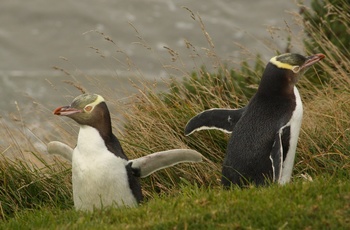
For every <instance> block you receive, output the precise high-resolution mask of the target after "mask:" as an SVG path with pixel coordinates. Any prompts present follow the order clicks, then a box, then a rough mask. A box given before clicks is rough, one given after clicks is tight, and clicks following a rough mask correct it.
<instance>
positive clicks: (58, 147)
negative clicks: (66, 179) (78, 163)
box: [47, 141, 73, 162]
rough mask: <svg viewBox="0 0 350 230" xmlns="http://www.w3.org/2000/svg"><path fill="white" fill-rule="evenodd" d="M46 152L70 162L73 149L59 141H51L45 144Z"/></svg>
mask: <svg viewBox="0 0 350 230" xmlns="http://www.w3.org/2000/svg"><path fill="white" fill-rule="evenodd" d="M47 151H48V152H49V154H52V155H60V156H62V157H63V158H65V159H66V160H69V161H70V162H72V156H73V149H72V148H71V147H69V146H68V145H66V144H65V143H62V142H60V141H51V142H50V143H48V144H47Z"/></svg>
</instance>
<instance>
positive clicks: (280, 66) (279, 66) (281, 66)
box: [270, 56, 297, 70]
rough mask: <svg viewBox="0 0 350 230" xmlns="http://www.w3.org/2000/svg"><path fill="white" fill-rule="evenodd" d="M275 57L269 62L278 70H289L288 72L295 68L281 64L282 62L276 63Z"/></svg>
mask: <svg viewBox="0 0 350 230" xmlns="http://www.w3.org/2000/svg"><path fill="white" fill-rule="evenodd" d="M277 57H278V56H276V57H273V58H271V59H270V62H271V63H272V64H274V65H275V66H277V67H278V68H280V69H290V70H293V69H294V68H295V67H297V66H293V65H289V64H287V63H283V62H280V61H277Z"/></svg>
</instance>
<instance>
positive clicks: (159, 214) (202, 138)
mask: <svg viewBox="0 0 350 230" xmlns="http://www.w3.org/2000/svg"><path fill="white" fill-rule="evenodd" d="M341 15H342V17H347V20H348V21H350V18H349V15H348V14H345V13H342V14H341ZM192 16H193V17H192V19H194V20H196V21H197V22H198V23H199V24H200V26H199V27H200V28H202V29H203V28H204V26H203V25H202V21H201V20H200V18H199V16H198V15H195V14H193V15H192ZM305 28H306V29H307V28H308V27H307V26H306V27H305ZM348 29H349V28H348ZM310 31H311V34H310V35H311V36H312V33H317V36H312V37H313V45H315V46H317V45H318V46H322V47H323V49H322V50H324V51H325V54H326V59H325V60H326V61H324V60H322V61H321V62H320V63H319V64H317V65H315V66H314V67H313V68H312V69H310V70H309V71H308V73H307V75H306V76H304V77H303V78H302V79H301V80H300V82H299V83H298V85H297V86H298V88H299V91H300V94H301V96H302V100H303V103H304V118H303V123H302V128H301V133H300V138H299V142H298V148H297V155H296V160H295V167H294V170H293V181H292V183H290V184H287V185H285V186H278V185H272V186H271V187H264V188H255V187H252V188H249V189H244V190H241V189H238V188H235V189H233V190H229V191H227V190H223V189H222V188H221V187H220V177H221V175H220V172H221V163H222V159H223V157H224V154H225V149H226V145H227V139H228V135H226V134H223V133H221V132H218V131H203V132H197V133H195V134H194V135H191V136H190V137H185V136H184V135H183V128H184V126H185V124H186V122H187V121H188V120H189V119H190V118H191V117H192V116H193V115H195V114H197V113H198V112H201V111H202V110H204V109H207V108H213V107H223V108H227V107H231V108H237V107H241V106H243V105H245V104H246V103H247V102H248V100H249V99H250V97H251V95H252V93H254V92H255V90H256V87H257V84H258V83H259V79H260V76H261V71H262V63H261V60H260V58H259V55H257V58H256V60H257V63H256V65H255V66H254V67H250V66H249V65H248V64H247V62H242V65H241V68H240V69H238V70H234V69H228V67H227V66H226V65H225V64H223V63H222V62H220V60H219V56H218V55H216V54H215V49H214V47H213V46H212V43H211V41H210V37H209V38H208V37H207V39H208V40H209V41H208V43H209V46H208V49H209V50H210V51H211V52H209V53H210V55H212V56H209V57H206V58H209V59H213V66H219V70H218V71H217V72H216V73H208V72H207V71H206V69H205V68H204V67H203V68H198V69H197V70H195V71H194V72H192V73H185V72H183V73H184V76H182V77H181V78H180V80H178V79H177V80H173V81H171V82H170V83H169V82H167V83H166V84H168V90H167V91H165V92H161V93H159V92H156V91H155V88H153V87H151V86H148V85H146V84H144V85H142V86H141V87H140V88H138V89H137V90H138V91H139V94H137V95H136V96H134V97H131V98H130V103H128V104H122V103H120V104H118V102H114V101H111V102H110V103H109V105H110V106H111V107H112V106H113V107H116V108H123V109H120V110H118V113H119V115H121V116H122V117H123V121H124V126H122V127H121V126H118V127H114V131H115V134H116V135H117V136H118V138H119V139H120V141H121V144H122V146H123V148H124V150H125V152H126V153H127V155H128V156H129V157H130V158H136V157H138V156H142V155H147V154H149V153H151V152H155V151H161V150H165V149H171V148H192V149H196V150H198V151H199V152H201V153H202V154H203V155H204V156H205V158H206V159H205V160H204V162H202V163H200V164H181V165H179V166H176V167H173V168H171V169H166V170H161V171H159V172H157V173H155V174H153V175H151V176H150V177H148V178H145V179H142V180H141V183H142V187H143V193H144V194H145V197H146V201H145V203H143V204H142V205H141V206H140V207H138V208H134V209H122V210H117V209H108V210H102V211H99V210H96V211H95V212H94V213H82V212H76V211H74V210H73V202H72V191H71V178H70V175H71V171H70V167H69V165H66V164H63V163H62V162H59V161H57V160H54V159H52V158H50V157H48V156H45V154H44V153H42V152H41V151H39V150H37V149H36V147H35V146H34V145H33V143H32V142H31V141H30V140H29V139H26V135H25V134H24V131H22V132H21V131H20V130H19V131H18V130H17V131H15V132H14V131H13V130H14V129H10V128H9V127H8V126H7V124H5V123H3V122H2V120H1V118H0V134H2V136H4V137H5V138H3V140H4V141H5V142H6V144H5V145H4V146H0V152H1V153H2V155H6V156H8V155H11V154H12V153H14V154H16V153H17V155H19V156H21V155H23V156H25V157H26V158H25V159H30V160H32V161H33V162H37V166H32V165H31V164H30V163H28V160H27V161H23V160H22V161H15V160H9V159H8V158H5V160H1V161H0V220H2V223H0V229H23V228H33V229H47V228H49V229H68V228H69V229H71V228H72V229H115V228H117V227H119V228H120V229H128V228H129V229H232V228H233V229H234V228H236V229H349V228H350V219H349V218H350V183H349V181H350V144H349V143H350V132H349V127H350V120H349V117H350V103H349V102H350V78H349V73H350V60H349V59H348V57H347V56H346V55H344V52H340V50H339V47H336V46H335V45H334V44H333V43H332V42H331V41H329V40H327V37H326V36H323V35H324V33H325V31H323V29H322V27H315V28H312V29H311V30H310V29H309V32H310ZM203 32H205V31H203ZM204 34H206V36H209V35H208V34H207V33H204ZM293 39H295V38H293ZM107 42H109V41H107ZM112 45H114V44H112ZM112 48H113V47H112ZM193 52H194V51H193ZM194 56H196V55H194ZM200 58H205V57H200ZM218 63H219V64H218ZM321 72H322V73H321ZM309 76H312V77H311V80H310V79H309ZM325 78H326V79H328V80H327V81H323V80H322V79H325ZM107 93H108V90H106V94H107ZM112 122H113V123H114V124H117V123H120V119H119V118H116V117H113V119H112ZM22 123H23V128H25V122H24V121H23V122H22ZM67 124H68V125H67ZM69 124H72V123H69V121H68V122H64V123H63V122H62V123H59V122H56V123H52V124H50V127H51V129H52V130H56V131H58V133H57V136H55V138H56V139H47V140H46V139H45V140H43V142H44V143H47V142H48V141H49V140H59V141H63V142H66V143H68V144H70V145H71V146H74V143H73V142H74V140H75V138H72V137H76V135H77V133H76V129H74V127H73V128H72V127H71V126H70V125H69ZM23 142H25V145H23ZM28 152H29V153H30V154H28ZM38 163H39V164H38ZM304 177H307V178H312V179H313V182H309V181H306V180H305V179H303V178H304Z"/></svg>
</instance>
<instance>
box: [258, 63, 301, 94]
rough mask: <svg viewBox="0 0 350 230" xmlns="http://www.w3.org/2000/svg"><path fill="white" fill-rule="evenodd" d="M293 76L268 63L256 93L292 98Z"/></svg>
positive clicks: (289, 72)
mask: <svg viewBox="0 0 350 230" xmlns="http://www.w3.org/2000/svg"><path fill="white" fill-rule="evenodd" d="M295 83H296V82H295V80H294V76H293V75H292V73H291V71H288V70H286V69H280V68H277V67H276V66H274V65H273V64H271V63H269V64H268V65H267V66H266V68H265V71H264V74H263V76H262V78H261V82H260V85H259V88H258V91H257V93H258V94H260V95H266V96H271V97H272V96H282V97H294V85H295Z"/></svg>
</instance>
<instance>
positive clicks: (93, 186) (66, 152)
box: [48, 94, 202, 211]
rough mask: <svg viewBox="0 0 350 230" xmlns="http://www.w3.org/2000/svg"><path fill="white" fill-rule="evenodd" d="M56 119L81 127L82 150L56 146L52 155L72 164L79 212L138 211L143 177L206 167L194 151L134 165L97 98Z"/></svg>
mask: <svg viewBox="0 0 350 230" xmlns="http://www.w3.org/2000/svg"><path fill="white" fill-rule="evenodd" d="M54 114H55V115H60V116H67V117H69V118H71V119H73V120H74V121H76V122H77V123H78V124H79V125H80V129H79V135H78V140H77V145H76V147H75V148H74V150H73V149H72V148H70V147H69V146H68V145H66V144H64V143H62V142H58V141H54V142H50V143H49V144H48V152H49V153H51V154H59V155H62V156H63V157H65V158H66V159H68V160H70V161H72V184H73V200H74V207H75V209H77V210H84V211H92V210H93V209H94V208H97V209H99V208H102V207H107V206H116V207H134V206H136V205H137V204H138V203H139V202H140V201H141V200H142V192H141V186H140V183H139V181H138V177H145V176H148V175H149V174H151V173H153V172H155V171H157V170H159V169H162V168H165V167H169V166H172V165H174V164H177V163H180V162H200V161H201V160H202V155H201V154H200V153H198V152H196V151H194V150H189V149H173V150H168V151H163V152H158V153H153V154H150V155H148V156H144V157H141V158H138V159H134V160H130V161H129V160H128V158H127V157H126V155H125V154H124V152H123V149H122V147H121V145H120V143H119V141H118V139H117V138H116V136H115V135H114V134H113V133H112V126H111V118H110V113H109V110H108V108H107V105H106V102H105V100H104V98H103V97H102V96H100V95H97V94H83V95H80V96H78V97H76V98H75V99H74V100H73V102H72V104H71V105H69V106H62V107H58V108H56V109H55V110H54Z"/></svg>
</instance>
